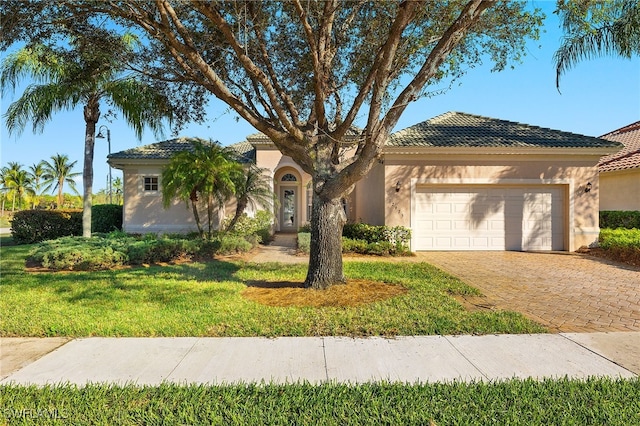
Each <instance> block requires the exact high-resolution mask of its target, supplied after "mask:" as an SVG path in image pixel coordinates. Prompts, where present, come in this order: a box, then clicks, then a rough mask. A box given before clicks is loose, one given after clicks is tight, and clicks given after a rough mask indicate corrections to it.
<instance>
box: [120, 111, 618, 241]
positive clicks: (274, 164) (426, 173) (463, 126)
mask: <svg viewBox="0 0 640 426" xmlns="http://www.w3.org/2000/svg"><path fill="white" fill-rule="evenodd" d="M189 144H190V143H189V140H188V139H184V138H183V139H173V140H170V141H164V142H159V143H156V144H152V145H147V146H143V147H139V148H134V149H130V150H127V151H122V152H118V153H114V154H111V155H110V156H109V164H110V165H111V166H113V167H116V168H118V169H122V170H123V172H124V218H123V219H124V228H125V231H127V232H185V231H188V230H193V229H194V224H193V219H192V218H191V217H190V211H189V210H188V209H187V208H186V207H185V206H184V203H180V202H178V201H176V202H175V203H174V205H172V206H171V208H170V209H168V210H165V209H163V208H162V197H161V194H160V191H159V189H160V187H161V185H162V183H161V182H160V180H159V179H160V175H161V170H162V167H163V165H164V164H166V163H167V161H168V160H169V158H170V156H171V154H173V153H174V152H176V151H178V150H181V149H189V148H188V147H189ZM233 147H234V149H236V150H238V151H239V152H241V153H243V154H244V155H245V157H246V158H247V159H249V160H250V161H254V162H255V163H256V164H257V165H258V166H259V167H263V168H266V169H268V170H269V171H270V179H273V189H274V191H275V193H276V194H277V197H278V198H279V201H280V202H279V207H278V211H277V212H275V213H276V221H275V222H276V223H275V228H276V231H279V232H295V231H296V230H297V229H298V227H299V226H300V225H302V224H304V223H306V222H308V220H309V216H310V214H309V213H310V204H311V191H310V184H311V177H310V176H309V175H307V174H306V173H305V172H303V171H302V169H301V168H300V167H299V166H298V165H297V164H296V163H295V162H293V160H292V159H291V158H289V157H286V156H283V155H282V154H281V153H280V151H278V150H277V149H276V147H275V146H274V144H273V143H272V142H271V141H270V140H269V139H268V138H267V137H266V136H265V135H262V134H255V135H251V136H248V137H247V139H246V141H243V142H241V143H239V144H235V145H233ZM620 148H621V144H619V143H618V142H614V141H608V140H604V139H599V138H594V137H588V136H582V135H578V134H573V133H568V132H562V131H558V130H551V129H546V128H542V127H536V126H530V125H526V124H521V123H516V122H510V121H504V120H498V119H494V118H487V117H481V116H477V115H472V114H466V113H460V112H449V113H446V114H442V115H440V116H437V117H435V118H432V119H430V120H427V121H425V122H422V123H419V124H416V125H414V126H412V127H409V128H407V129H404V130H401V131H399V132H397V133H394V134H393V135H391V136H390V138H389V140H388V141H387V143H386V146H385V148H384V151H383V153H384V155H383V158H382V159H381V160H380V161H379V163H378V164H376V165H375V166H374V167H373V169H372V170H371V172H370V173H369V174H368V176H367V177H366V178H364V179H363V180H361V181H360V182H359V183H358V184H357V185H356V187H355V189H354V191H353V192H352V193H351V194H350V196H349V197H348V199H345V200H343V203H344V207H345V211H346V212H347V217H348V219H349V220H350V221H362V222H367V223H370V224H374V225H389V226H398V225H400V226H405V227H410V228H411V229H412V241H411V249H412V250H414V251H417V250H570V251H573V250H576V249H577V248H579V247H581V246H583V245H588V244H590V243H592V242H593V241H595V240H596V239H597V237H598V233H599V227H598V210H599V207H598V194H599V183H598V168H597V164H598V161H599V159H600V157H602V156H604V155H610V154H613V153H615V152H617V151H618V150H619V149H620Z"/></svg>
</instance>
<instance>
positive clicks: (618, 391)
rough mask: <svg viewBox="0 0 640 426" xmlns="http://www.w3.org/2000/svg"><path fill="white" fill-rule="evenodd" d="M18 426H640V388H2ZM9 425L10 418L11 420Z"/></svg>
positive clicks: (519, 383)
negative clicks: (28, 425)
mask: <svg viewBox="0 0 640 426" xmlns="http://www.w3.org/2000/svg"><path fill="white" fill-rule="evenodd" d="M0 407H2V410H0V422H2V420H4V421H7V422H8V423H10V424H14V423H15V424H18V423H19V424H47V425H54V424H60V425H68V424H99V425H138V424H175V425H178V424H190V425H192V424H210V425H265V424H268V425H292V424H295V425H349V424H354V425H409V424H411V425H560V424H562V425H615V426H617V425H620V426H623V425H624V426H626V425H637V424H640V380H638V379H632V380H614V379H608V378H600V379H595V378H592V379H588V380H584V381H582V380H567V379H561V380H544V381H541V382H537V381H534V380H510V381H505V382H496V383H470V384H466V383H452V384H400V383H371V384H359V385H348V384H334V383H327V384H323V385H318V386H315V385H311V384H290V385H266V384H263V385H253V384H251V385H248V384H247V385H243V384H238V385H221V386H206V385H189V386H178V385H172V384H164V385H161V386H157V387H137V386H126V387H119V386H112V385H96V384H93V385H88V386H85V387H81V388H78V387H75V386H70V385H57V386H46V387H43V388H42V387H36V386H13V385H9V386H0ZM3 417H4V419H3Z"/></svg>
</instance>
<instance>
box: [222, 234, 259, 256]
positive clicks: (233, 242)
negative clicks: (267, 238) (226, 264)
mask: <svg viewBox="0 0 640 426" xmlns="http://www.w3.org/2000/svg"><path fill="white" fill-rule="evenodd" d="M218 238H219V241H220V249H219V251H218V252H219V253H220V254H233V253H245V252H248V251H249V250H251V249H252V248H253V247H254V245H253V244H251V243H250V242H249V241H247V240H246V239H245V238H244V237H240V236H237V235H224V236H221V237H218Z"/></svg>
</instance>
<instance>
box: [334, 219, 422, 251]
mask: <svg viewBox="0 0 640 426" xmlns="http://www.w3.org/2000/svg"><path fill="white" fill-rule="evenodd" d="M342 236H343V237H345V238H347V239H350V240H362V241H365V242H366V243H367V249H366V251H367V253H369V254H380V255H385V254H405V253H408V252H409V243H410V241H411V230H410V229H408V228H405V227H403V226H394V227H389V226H384V225H383V226H376V225H369V224H366V223H348V224H346V225H345V226H344V229H343V231H342ZM344 244H345V240H344V239H343V247H344ZM347 245H348V246H349V247H353V248H354V249H356V250H354V252H355V253H362V251H357V250H359V249H360V248H361V246H362V243H352V242H347ZM343 251H344V248H343Z"/></svg>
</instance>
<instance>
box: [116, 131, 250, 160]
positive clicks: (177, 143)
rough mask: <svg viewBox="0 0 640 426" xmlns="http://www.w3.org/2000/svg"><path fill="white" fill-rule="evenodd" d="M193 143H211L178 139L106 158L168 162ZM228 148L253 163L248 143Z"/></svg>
mask: <svg viewBox="0 0 640 426" xmlns="http://www.w3.org/2000/svg"><path fill="white" fill-rule="evenodd" d="M194 141H200V142H203V143H205V144H206V143H211V141H206V140H204V139H200V138H187V137H180V138H175V139H169V140H166V141H162V142H156V143H152V144H149V145H144V146H139V147H136V148H131V149H127V150H125V151H120V152H115V153H112V154H110V155H109V156H108V157H107V158H109V159H116V160H120V159H126V160H138V159H140V160H168V159H170V158H171V156H172V155H173V154H175V153H177V152H181V151H190V150H191V149H192V148H193V142H194ZM229 148H231V149H233V150H234V151H236V152H237V153H238V154H240V155H241V156H242V157H244V161H246V162H248V161H255V149H254V147H253V146H252V145H251V144H250V143H249V142H247V141H242V142H239V143H236V144H233V145H229Z"/></svg>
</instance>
